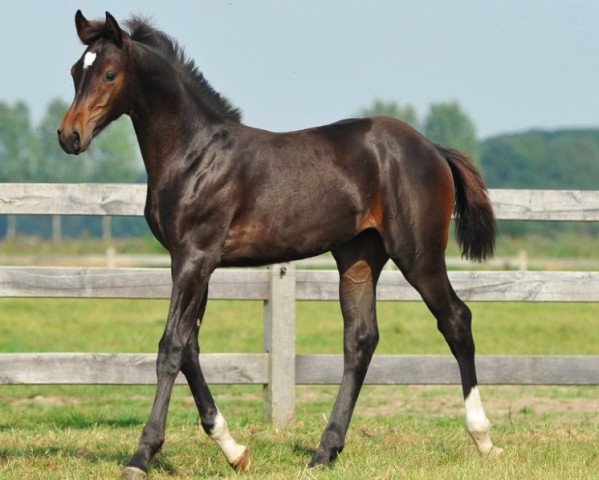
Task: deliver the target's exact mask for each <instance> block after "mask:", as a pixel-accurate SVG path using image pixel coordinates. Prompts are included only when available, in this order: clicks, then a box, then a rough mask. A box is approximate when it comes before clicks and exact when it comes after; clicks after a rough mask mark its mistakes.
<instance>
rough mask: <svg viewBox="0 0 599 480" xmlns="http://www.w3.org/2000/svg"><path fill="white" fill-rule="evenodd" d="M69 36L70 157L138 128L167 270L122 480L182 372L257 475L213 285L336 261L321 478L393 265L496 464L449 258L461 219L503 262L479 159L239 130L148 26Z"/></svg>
mask: <svg viewBox="0 0 599 480" xmlns="http://www.w3.org/2000/svg"><path fill="white" fill-rule="evenodd" d="M75 23H76V27H77V34H78V35H79V38H80V39H81V41H82V42H83V44H85V45H86V46H87V48H86V50H85V52H84V54H83V55H82V56H81V58H80V59H79V60H78V61H77V62H76V63H75V65H74V66H73V68H72V75H73V80H74V84H75V98H74V100H73V104H72V105H71V107H70V109H69V111H68V112H67V113H66V114H65V117H64V119H63V121H62V123H61V125H60V129H59V130H58V137H59V141H60V144H61V146H62V148H63V149H64V150H65V151H66V152H68V153H73V154H79V153H81V152H83V151H85V150H86V149H87V148H88V146H89V145H90V142H91V141H92V139H93V138H94V136H95V135H96V134H97V133H98V132H100V131H101V130H102V129H103V128H104V127H106V126H107V125H108V124H109V123H110V122H112V121H113V120H115V119H116V118H118V117H119V116H121V115H123V114H126V115H129V116H130V117H131V120H132V122H133V126H134V128H135V132H136V134H137V139H138V141H139V145H140V147H141V152H142V155H143V159H144V162H145V166H146V170H147V174H148V194H147V202H146V209H145V216H146V219H147V222H148V225H149V226H150V229H151V231H152V233H153V234H154V235H155V236H156V238H157V239H158V240H159V241H160V243H162V245H164V247H165V248H166V249H168V251H169V252H170V255H171V260H172V267H171V269H172V279H173V289H172V297H171V303H170V309H169V314H168V320H167V323H166V328H165V330H164V334H163V336H162V339H161V340H160V343H159V351H158V361H157V375H158V385H157V389H156V397H155V400H154V404H153V407H152V412H151V414H150V418H149V420H148V422H147V424H146V426H145V428H144V429H143V433H142V435H141V440H140V442H139V447H138V449H137V451H136V452H135V454H134V455H133V457H132V458H131V460H130V462H129V464H128V466H127V467H126V468H125V470H124V476H125V477H127V478H138V477H141V476H143V475H145V474H146V471H147V468H148V465H149V463H150V461H151V460H152V457H153V456H154V455H155V454H156V452H158V450H159V449H160V448H161V446H162V444H163V442H164V435H165V422H166V416H167V409H168V404H169V400H170V396H171V391H172V387H173V382H174V381H175V377H176V376H177V374H178V373H179V372H180V371H181V372H183V374H184V375H185V377H186V378H187V381H188V383H189V387H190V388H191V392H192V394H193V397H194V399H195V403H196V405H197V408H198V410H199V414H200V418H201V423H202V426H203V428H204V430H205V431H206V433H207V434H208V435H210V437H212V438H213V439H214V440H215V441H216V442H217V443H218V445H219V446H220V448H221V449H222V450H223V452H224V454H225V456H226V458H227V461H228V462H229V463H230V464H231V465H232V466H233V467H234V468H236V469H241V470H247V469H248V468H249V465H250V458H249V453H248V449H247V448H246V447H245V446H243V445H239V444H237V443H236V442H235V440H234V439H233V438H232V436H231V434H230V433H229V430H228V428H227V423H226V421H225V419H224V417H223V416H222V415H221V413H220V412H219V410H218V408H217V407H216V405H215V403H214V400H213V398H212V396H211V394H210V390H209V389H208V386H207V385H206V382H205V380H204V377H203V375H202V370H201V368H200V364H199V361H198V353H199V345H198V331H199V328H200V322H201V320H202V316H203V314H204V311H205V308H206V299H207V288H208V280H209V278H210V275H211V274H212V272H213V271H214V269H215V268H217V267H218V266H249V265H264V264H269V263H274V262H283V261H289V260H296V259H300V258H306V257H310V256H313V255H318V254H321V253H323V252H327V251H331V252H332V253H333V256H334V257H335V260H336V262H337V266H338V269H339V273H340V289H339V293H340V299H341V307H342V311H343V321H344V324H345V326H344V358H345V363H344V372H343V379H342V382H341V387H340V390H339V395H338V397H337V401H336V403H335V406H334V408H333V412H332V414H331V418H330V420H329V422H328V425H327V426H326V428H325V430H324V433H323V435H322V440H321V442H320V446H319V448H318V451H317V453H316V454H315V456H314V458H313V459H312V462H311V465H321V464H327V463H329V462H331V461H332V460H333V459H335V457H336V456H337V454H338V453H339V452H340V451H341V450H342V448H343V444H344V439H345V435H346V432H347V429H348V426H349V422H350V419H351V416H352V412H353V409H354V406H355V403H356V400H357V398H358V394H359V392H360V388H361V386H362V383H363V380H364V377H365V375H366V372H367V370H368V365H369V363H370V360H371V358H372V355H373V352H374V350H375V347H376V345H377V342H378V329H377V322H376V310H375V296H376V292H375V290H376V283H377V280H378V278H379V275H380V273H381V269H382V268H383V265H384V264H385V262H386V261H387V260H388V259H389V258H391V259H392V260H393V262H395V264H396V265H397V266H398V267H399V268H400V270H401V271H402V273H403V274H404V276H405V277H406V279H407V280H408V281H409V282H410V283H411V284H412V285H413V286H414V287H415V288H416V289H417V290H418V292H419V293H420V294H421V296H422V298H423V299H424V301H425V302H426V304H427V306H428V307H429V309H430V310H431V312H432V313H433V315H434V316H435V318H436V319H437V326H438V328H439V330H440V331H441V333H442V334H443V335H444V337H445V339H446V340H447V343H448V344H449V348H450V349H451V352H452V353H453V355H454V356H455V358H456V359H457V362H458V365H459V369H460V373H461V379H462V387H463V393H464V398H465V406H466V427H467V429H468V432H469V433H470V435H471V436H472V438H473V439H474V441H475V443H476V446H477V447H478V449H479V451H480V452H481V453H482V454H483V455H489V454H497V453H500V449H498V448H496V447H494V446H493V443H492V441H491V438H490V436H489V431H490V424H489V421H488V420H487V417H486V415H485V412H484V410H483V407H482V404H481V400H480V396H479V393H478V389H477V380H476V371H475V366H474V342H473V340H472V333H471V327H470V323H471V314H470V310H469V309H468V307H467V306H466V305H465V304H464V303H463V302H462V301H461V300H460V299H459V298H458V297H457V295H456V294H455V292H454V291H453V289H452V287H451V285H450V283H449V280H448V278H447V273H446V267H445V259H444V252H445V247H446V244H447V239H448V231H449V222H450V217H451V214H452V212H455V215H456V231H457V238H458V241H459V242H460V245H461V246H462V251H463V254H464V255H465V256H466V257H469V258H474V259H478V260H482V259H484V258H486V257H488V256H490V255H491V254H492V252H493V247H494V240H495V230H496V227H495V220H494V217H493V212H492V209H491V205H490V203H489V200H488V198H487V194H486V189H485V185H484V183H483V180H482V179H481V177H480V175H479V174H478V172H477V171H476V169H475V168H474V166H473V164H472V162H471V160H470V159H469V158H468V157H467V156H466V155H464V154H463V153H460V152H457V151H455V150H450V149H446V148H443V147H440V146H438V145H435V144H433V143H431V142H430V141H428V140H427V139H426V138H424V137H423V136H422V135H420V134H419V133H418V132H416V131H415V130H414V129H412V128H411V127H409V126H408V125H406V124H405V123H403V122H401V121H398V120H394V119H391V118H386V117H373V118H365V119H352V120H344V121H341V122H338V123H334V124H331V125H326V126H322V127H316V128H310V129H307V130H301V131H297V132H290V133H273V132H268V131H264V130H259V129H256V128H251V127H248V126H245V125H243V124H241V123H240V114H239V112H238V111H237V110H236V109H234V108H233V107H232V106H231V105H230V104H229V102H227V101H226V100H225V99H224V98H223V97H221V96H220V95H219V94H218V93H217V92H215V91H214V90H213V89H212V88H211V87H210V85H209V84H208V83H207V82H206V80H205V79H204V77H203V76H202V74H201V73H200V72H199V71H198V70H197V69H196V67H195V66H194V64H193V62H192V61H190V60H187V59H185V58H184V55H183V51H182V49H181V48H180V47H179V46H178V44H177V43H176V42H175V41H174V40H172V39H171V38H170V37H168V36H167V35H165V34H164V33H162V32H160V31H158V30H156V29H154V28H152V27H151V26H150V25H149V24H148V23H147V22H145V21H143V20H140V19H138V18H133V19H132V20H130V21H129V22H127V27H128V33H126V32H125V31H123V30H122V29H121V27H120V26H119V24H118V23H117V22H116V20H115V19H114V18H113V17H112V16H111V15H110V14H109V13H107V14H106V20H105V21H92V22H90V21H88V20H86V19H85V17H84V16H83V15H82V14H81V12H80V11H78V12H77V14H76V16H75Z"/></svg>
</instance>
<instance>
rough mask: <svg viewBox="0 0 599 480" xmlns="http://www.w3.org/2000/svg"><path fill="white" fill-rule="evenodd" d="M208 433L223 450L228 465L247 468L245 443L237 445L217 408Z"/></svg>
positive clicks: (247, 456) (247, 458) (247, 459)
mask: <svg viewBox="0 0 599 480" xmlns="http://www.w3.org/2000/svg"><path fill="white" fill-rule="evenodd" d="M208 435H209V436H210V438H211V439H212V440H214V441H215V442H216V444H217V445H218V446H219V447H220V449H221V450H222V451H223V453H224V454H225V457H226V458H227V461H228V462H229V464H230V465H232V466H233V467H234V468H240V469H242V470H244V471H246V470H247V469H248V468H249V466H250V465H249V454H248V448H247V447H246V446H245V445H239V444H238V443H237V442H236V441H235V440H234V439H233V437H232V436H231V434H230V433H229V426H228V425H227V421H226V420H225V417H223V416H222V415H221V413H220V411H219V410H218V409H217V411H216V416H215V417H214V427H213V428H212V431H211V432H210V433H209V434H208Z"/></svg>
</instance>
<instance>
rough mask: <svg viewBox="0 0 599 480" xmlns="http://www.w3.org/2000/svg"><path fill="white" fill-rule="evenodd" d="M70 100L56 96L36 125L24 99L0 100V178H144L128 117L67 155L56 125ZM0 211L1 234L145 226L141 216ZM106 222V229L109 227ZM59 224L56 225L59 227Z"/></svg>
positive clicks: (129, 231)
mask: <svg viewBox="0 0 599 480" xmlns="http://www.w3.org/2000/svg"><path fill="white" fill-rule="evenodd" d="M68 107H69V105H68V104H67V103H65V102H64V101H62V100H59V99H57V100H54V101H52V102H51V103H50V104H49V105H48V108H47V110H46V112H45V114H44V116H43V118H42V119H41V121H40V122H39V124H37V125H34V124H33V122H32V120H31V114H30V112H29V109H28V107H27V105H26V104H25V103H23V102H17V103H15V104H14V105H9V104H7V103H5V102H0V182H33V183H38V182H51V183H71V182H72V183H103V182H105V183H128V182H145V172H144V170H143V165H142V162H141V157H140V154H139V151H138V147H137V141H136V139H135V135H134V132H133V129H132V127H131V125H130V122H129V120H128V119H126V118H123V119H121V120H119V121H117V122H115V124H113V125H111V126H110V128H108V129H107V130H106V131H105V132H103V133H102V134H101V135H100V136H99V137H98V138H97V139H96V140H95V141H94V142H93V143H92V146H91V147H90V149H89V150H88V151H87V152H85V153H84V154H82V155H79V156H72V155H67V154H66V153H64V152H63V151H62V149H61V148H60V146H59V145H58V140H57V135H56V130H57V128H58V126H59V125H60V122H61V120H62V117H63V116H64V114H65V112H66V111H67V109H68ZM57 220H58V219H56V218H54V219H52V218H51V217H49V216H19V217H14V216H13V217H5V216H0V238H3V237H9V238H10V237H15V236H16V235H32V236H41V237H44V238H49V237H54V238H57V237H60V236H61V235H63V234H64V235H67V236H70V237H80V236H85V235H89V236H101V235H104V236H105V237H106V236H110V235H112V234H114V235H115V236H128V235H141V234H144V233H145V232H147V228H146V227H145V225H144V222H143V220H142V219H138V218H115V219H112V221H111V222H110V224H108V223H106V222H102V219H101V218H99V217H91V216H65V217H62V218H61V219H60V220H61V221H57ZM109 226H110V228H109V230H107V228H108V227H109ZM57 230H58V231H57Z"/></svg>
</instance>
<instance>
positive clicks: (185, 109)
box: [130, 89, 212, 187]
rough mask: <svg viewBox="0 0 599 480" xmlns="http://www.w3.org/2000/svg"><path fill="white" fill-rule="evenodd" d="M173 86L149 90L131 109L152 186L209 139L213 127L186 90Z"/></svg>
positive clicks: (149, 182) (157, 183) (170, 173)
mask: <svg viewBox="0 0 599 480" xmlns="http://www.w3.org/2000/svg"><path fill="white" fill-rule="evenodd" d="M173 90H174V91H172V92H169V93H168V94H166V93H165V92H151V93H150V94H148V93H146V94H145V95H143V98H142V99H141V100H140V101H139V102H138V104H137V105H135V106H134V108H133V109H132V111H131V113H130V115H131V120H132V121H133V127H134V129H135V133H136V135H137V140H138V142H139V147H140V150H141V154H142V157H143V160H144V163H145V167H146V171H147V173H148V184H149V186H150V187H152V186H158V185H159V184H160V182H162V181H163V180H164V179H165V178H166V177H169V176H171V175H172V173H173V171H174V169H176V167H177V164H178V162H180V161H182V160H183V159H184V158H185V156H186V155H187V153H188V152H189V149H190V147H192V146H195V147H198V146H199V147H201V144H202V142H203V141H208V139H209V137H210V131H211V129H212V125H211V122H210V121H209V117H208V116H207V115H204V114H203V113H202V112H201V110H200V109H199V107H198V106H197V104H196V103H195V102H193V101H192V99H191V98H187V96H186V93H185V91H184V90H181V89H176V91H175V89H173ZM204 139H206V140H204Z"/></svg>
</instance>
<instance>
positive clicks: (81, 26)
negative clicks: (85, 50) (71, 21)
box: [75, 10, 94, 45]
mask: <svg viewBox="0 0 599 480" xmlns="http://www.w3.org/2000/svg"><path fill="white" fill-rule="evenodd" d="M75 27H76V28H77V35H78V36H79V40H81V43H83V44H84V45H89V44H90V42H91V41H92V39H93V37H94V35H92V34H91V32H92V29H91V24H90V23H89V21H88V20H87V18H85V17H84V16H83V13H81V10H77V13H76V14H75Z"/></svg>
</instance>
